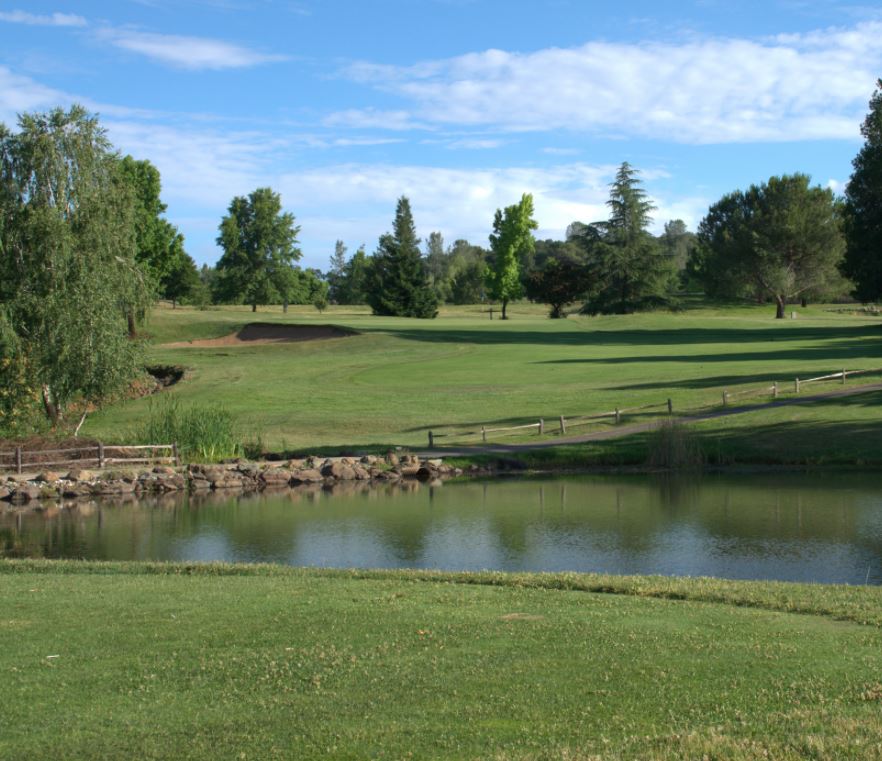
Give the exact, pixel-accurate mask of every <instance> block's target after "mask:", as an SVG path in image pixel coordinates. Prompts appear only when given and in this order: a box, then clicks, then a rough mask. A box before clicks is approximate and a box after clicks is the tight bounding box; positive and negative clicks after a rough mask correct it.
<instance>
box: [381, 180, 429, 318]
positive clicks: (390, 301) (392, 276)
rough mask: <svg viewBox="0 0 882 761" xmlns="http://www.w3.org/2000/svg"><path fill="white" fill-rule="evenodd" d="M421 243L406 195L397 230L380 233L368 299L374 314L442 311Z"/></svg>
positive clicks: (410, 314)
mask: <svg viewBox="0 0 882 761" xmlns="http://www.w3.org/2000/svg"><path fill="white" fill-rule="evenodd" d="M419 243H420V241H419V238H417V237H416V228H415V227H414V223H413V215H412V214H411V211H410V201H408V200H407V198H406V197H405V196H402V197H401V198H399V199H398V205H397V207H396V209H395V222H394V224H393V232H392V233H391V234H390V233H386V234H385V235H381V236H380V242H379V245H378V247H377V251H376V253H375V254H374V256H373V258H372V264H371V276H370V287H369V290H368V293H367V300H368V303H369V304H370V305H371V308H372V309H373V312H374V314H378V315H394V316H397V317H421V318H430V317H435V316H436V315H437V314H438V297H437V296H436V295H435V292H434V291H433V290H432V287H431V286H430V285H429V282H428V278H427V276H426V270H425V265H424V262H423V260H422V258H421V257H420V249H419Z"/></svg>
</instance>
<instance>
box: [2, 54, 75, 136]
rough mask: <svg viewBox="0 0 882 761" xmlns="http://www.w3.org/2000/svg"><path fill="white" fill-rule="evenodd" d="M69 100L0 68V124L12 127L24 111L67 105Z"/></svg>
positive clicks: (58, 93) (53, 90)
mask: <svg viewBox="0 0 882 761" xmlns="http://www.w3.org/2000/svg"><path fill="white" fill-rule="evenodd" d="M70 102H71V98H70V97H69V96H68V95H66V94H65V93H62V92H60V91H59V90H55V89H53V88H51V87H46V86H44V85H41V84H39V83H38V82H35V81H34V80H33V79H30V78H29V77H25V76H22V75H20V74H15V73H14V72H12V71H10V70H9V69H7V68H6V67H5V66H0V122H2V123H4V124H7V125H10V126H11V125H12V124H14V123H15V122H16V121H17V117H18V114H20V113H22V112H24V111H33V110H35V109H45V108H48V107H51V106H57V105H67V104H68V103H70Z"/></svg>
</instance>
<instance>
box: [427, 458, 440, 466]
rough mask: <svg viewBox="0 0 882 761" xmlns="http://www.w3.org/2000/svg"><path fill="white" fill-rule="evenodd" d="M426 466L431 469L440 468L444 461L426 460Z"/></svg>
mask: <svg viewBox="0 0 882 761" xmlns="http://www.w3.org/2000/svg"><path fill="white" fill-rule="evenodd" d="M426 465H429V466H431V467H433V468H440V467H441V466H442V465H444V460H442V459H440V458H436V459H434V460H426Z"/></svg>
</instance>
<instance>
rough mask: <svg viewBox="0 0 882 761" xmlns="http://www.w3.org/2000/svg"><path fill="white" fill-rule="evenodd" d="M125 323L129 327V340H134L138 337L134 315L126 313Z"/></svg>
mask: <svg viewBox="0 0 882 761" xmlns="http://www.w3.org/2000/svg"><path fill="white" fill-rule="evenodd" d="M126 322H127V323H128V326H129V338H135V337H136V336H137V335H138V331H137V330H136V329H135V315H134V314H132V312H127V313H126Z"/></svg>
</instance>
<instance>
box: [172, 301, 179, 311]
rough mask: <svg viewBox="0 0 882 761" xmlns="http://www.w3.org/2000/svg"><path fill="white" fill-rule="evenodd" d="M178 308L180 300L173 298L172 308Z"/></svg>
mask: <svg viewBox="0 0 882 761" xmlns="http://www.w3.org/2000/svg"><path fill="white" fill-rule="evenodd" d="M177 308H178V300H177V299H172V309H177Z"/></svg>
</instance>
